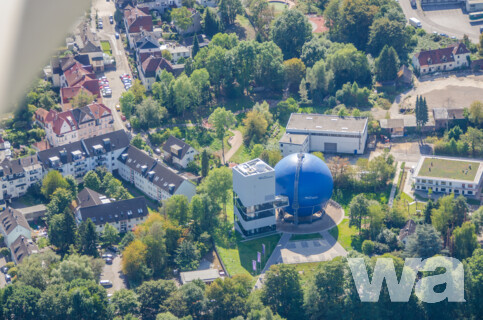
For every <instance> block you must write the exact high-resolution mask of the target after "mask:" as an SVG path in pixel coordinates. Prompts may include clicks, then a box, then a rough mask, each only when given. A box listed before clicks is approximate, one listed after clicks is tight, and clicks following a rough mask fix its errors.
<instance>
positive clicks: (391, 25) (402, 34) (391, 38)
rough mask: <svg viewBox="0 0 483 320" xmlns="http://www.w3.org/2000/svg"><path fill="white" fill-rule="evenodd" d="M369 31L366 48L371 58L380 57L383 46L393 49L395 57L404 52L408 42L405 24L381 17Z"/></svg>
mask: <svg viewBox="0 0 483 320" xmlns="http://www.w3.org/2000/svg"><path fill="white" fill-rule="evenodd" d="M370 30H371V31H370V34H369V41H368V43H367V47H368V49H369V52H371V53H372V55H373V56H377V55H380V53H381V50H382V49H383V48H384V47H385V46H388V47H392V48H394V50H396V52H397V55H402V54H403V53H404V52H405V49H406V46H407V44H408V42H409V40H410V39H409V36H408V34H407V32H406V29H405V23H403V22H401V21H396V20H390V19H389V18H387V17H382V18H378V19H375V20H374V22H373V23H372V25H371V29H370Z"/></svg>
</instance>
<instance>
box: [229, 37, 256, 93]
mask: <svg viewBox="0 0 483 320" xmlns="http://www.w3.org/2000/svg"><path fill="white" fill-rule="evenodd" d="M230 53H231V54H232V55H233V63H234V65H235V66H236V68H235V69H234V72H233V75H234V76H235V79H236V81H237V82H238V83H239V85H240V89H241V90H243V91H245V90H248V87H249V83H250V81H252V80H253V79H254V76H255V67H256V60H257V54H256V47H255V42H253V41H241V42H240V43H238V45H237V46H236V47H234V48H233V49H232V50H231V51H230Z"/></svg>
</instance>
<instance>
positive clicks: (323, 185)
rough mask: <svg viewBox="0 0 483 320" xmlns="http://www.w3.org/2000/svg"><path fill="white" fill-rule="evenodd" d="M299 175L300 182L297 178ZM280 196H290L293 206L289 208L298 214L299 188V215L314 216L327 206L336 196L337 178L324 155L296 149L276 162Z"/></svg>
mask: <svg viewBox="0 0 483 320" xmlns="http://www.w3.org/2000/svg"><path fill="white" fill-rule="evenodd" d="M297 171H299V175H298V183H297V185H295V179H296V176H297ZM275 181H276V194H277V196H280V195H281V196H287V197H288V199H289V206H288V207H285V211H286V212H287V213H289V214H295V212H296V210H295V209H296V208H295V207H297V204H296V203H294V196H295V192H296V189H298V190H297V191H298V211H297V213H298V216H301V217H304V216H310V215H312V214H314V213H316V212H317V211H319V210H321V209H322V208H324V206H325V204H326V203H327V201H329V199H330V197H331V196H332V189H333V188H334V181H333V179H332V174H331V173H330V170H329V168H328V167H327V165H326V164H325V162H324V161H322V160H321V159H320V158H318V157H316V156H314V155H311V154H308V153H298V154H297V153H294V154H291V155H289V156H286V157H285V158H283V159H282V160H280V162H279V163H277V165H276V166H275Z"/></svg>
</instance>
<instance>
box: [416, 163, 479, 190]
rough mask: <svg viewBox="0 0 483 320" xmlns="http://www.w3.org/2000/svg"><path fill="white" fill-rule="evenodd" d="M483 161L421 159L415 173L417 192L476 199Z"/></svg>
mask: <svg viewBox="0 0 483 320" xmlns="http://www.w3.org/2000/svg"><path fill="white" fill-rule="evenodd" d="M482 175H483V161H481V160H473V159H462V158H449V157H421V159H420V160H419V162H418V165H417V167H416V169H415V171H414V176H413V179H414V185H415V189H416V191H426V192H427V191H428V190H429V189H431V190H432V191H433V192H437V193H447V194H450V193H454V194H455V195H456V196H458V195H460V194H462V195H465V196H470V197H476V196H477V195H478V194H479V193H480V189H481V181H482Z"/></svg>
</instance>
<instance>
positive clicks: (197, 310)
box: [179, 281, 207, 319]
mask: <svg viewBox="0 0 483 320" xmlns="http://www.w3.org/2000/svg"><path fill="white" fill-rule="evenodd" d="M204 289H205V284H204V283H203V282H201V283H198V282H196V281H193V282H190V283H187V284H185V285H183V286H182V287H181V290H180V291H179V292H180V293H181V298H182V300H183V301H184V302H185V303H186V305H187V307H188V313H189V314H190V315H191V316H192V317H193V318H194V319H199V318H200V317H201V315H202V314H203V313H206V304H207V299H206V298H205V296H204Z"/></svg>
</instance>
